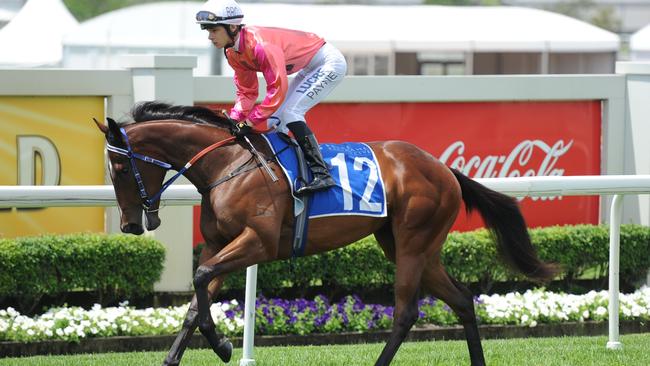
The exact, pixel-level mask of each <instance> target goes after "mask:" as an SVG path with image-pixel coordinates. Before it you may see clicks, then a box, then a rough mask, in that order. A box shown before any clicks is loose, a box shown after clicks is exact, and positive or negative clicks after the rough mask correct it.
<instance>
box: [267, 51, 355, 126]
mask: <svg viewBox="0 0 650 366" xmlns="http://www.w3.org/2000/svg"><path fill="white" fill-rule="evenodd" d="M347 68H348V66H347V63H346V62H345V58H344V57H343V55H342V54H341V51H339V50H338V49H337V48H336V47H334V46H332V45H331V44H329V43H325V44H324V45H323V47H321V48H320V50H318V52H317V53H316V55H314V58H312V60H311V61H310V62H309V64H307V66H305V68H303V69H302V70H300V71H299V72H298V73H297V74H296V77H295V78H294V79H293V80H291V81H290V82H289V88H288V90H287V97H286V98H285V100H284V102H283V103H282V105H280V108H279V109H278V110H277V111H276V112H275V113H274V114H273V115H272V116H271V117H270V118H269V120H268V125H269V127H271V126H275V125H277V128H278V130H279V131H280V132H284V133H287V132H288V131H289V130H288V129H287V123H291V122H296V121H305V113H307V111H308V110H310V109H311V108H312V107H313V106H315V105H316V104H318V103H319V102H320V101H321V100H323V99H325V97H326V96H327V95H329V93H330V92H331V91H332V90H333V89H334V88H335V87H336V86H337V85H339V84H340V83H341V80H343V77H344V76H345V73H346V71H347ZM305 122H306V121H305Z"/></svg>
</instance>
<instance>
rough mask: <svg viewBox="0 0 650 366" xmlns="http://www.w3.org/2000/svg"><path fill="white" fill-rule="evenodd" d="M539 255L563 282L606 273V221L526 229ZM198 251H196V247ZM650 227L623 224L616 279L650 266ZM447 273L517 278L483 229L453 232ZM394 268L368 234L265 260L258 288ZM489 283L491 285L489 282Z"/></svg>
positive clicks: (630, 278) (380, 277) (240, 276)
mask: <svg viewBox="0 0 650 366" xmlns="http://www.w3.org/2000/svg"><path fill="white" fill-rule="evenodd" d="M529 232H530V235H531V239H532V242H533V245H534V246H535V247H536V248H537V250H538V253H539V255H540V257H541V258H542V259H543V260H545V261H548V262H554V263H557V264H559V265H560V267H561V268H562V272H561V273H560V275H559V277H558V279H562V280H564V281H566V282H567V283H570V282H571V281H574V280H576V279H578V278H580V277H582V276H584V275H585V271H587V270H588V271H589V275H590V276H591V278H604V277H606V276H607V268H608V261H609V228H608V227H607V226H605V225H601V226H594V225H576V226H552V227H545V228H536V229H530V230H529ZM197 252H198V251H197ZM648 253H650V228H648V227H645V226H640V225H623V226H622V227H621V262H620V278H621V281H622V282H623V283H627V284H634V283H636V282H637V281H639V280H640V279H642V278H645V275H646V273H647V271H648V268H650V255H648ZM442 260H443V262H444V263H445V266H446V268H447V270H448V271H449V273H450V274H452V275H453V276H454V277H456V278H457V279H458V280H460V281H462V282H465V283H482V284H490V283H494V282H504V281H521V280H522V279H523V278H522V277H521V276H518V275H517V274H515V273H512V272H511V271H509V270H508V269H507V268H506V267H505V266H504V264H503V263H502V262H501V261H500V260H499V258H498V256H497V250H496V244H495V243H494V241H493V239H492V236H491V235H490V233H489V232H488V231H487V230H484V229H480V230H476V231H471V232H464V233H458V232H454V233H451V234H450V235H449V236H448V238H447V242H446V243H445V245H444V247H443V251H442ZM393 276H394V267H393V265H392V264H391V263H389V262H388V261H387V260H386V259H385V258H384V255H383V253H382V251H381V249H380V248H379V246H378V245H377V243H376V241H375V239H374V237H368V238H365V239H363V240H360V241H359V242H357V243H355V244H352V245H350V246H347V247H344V248H341V249H338V250H335V251H332V252H327V253H323V254H320V255H315V256H311V257H303V258H297V259H294V260H286V261H278V262H273V263H265V264H262V265H260V266H259V268H258V278H259V280H258V283H257V286H258V288H259V289H260V290H261V291H262V292H264V293H274V292H277V290H279V289H282V288H285V287H296V286H297V287H307V286H314V285H322V286H326V287H334V288H341V287H344V288H355V287H356V288H370V287H379V286H383V285H386V284H391V283H392V282H393ZM244 287H245V271H241V272H238V273H236V274H233V275H231V276H230V277H229V278H228V280H227V281H226V283H225V285H224V288H225V289H235V290H239V289H243V288H244ZM488 287H489V286H488Z"/></svg>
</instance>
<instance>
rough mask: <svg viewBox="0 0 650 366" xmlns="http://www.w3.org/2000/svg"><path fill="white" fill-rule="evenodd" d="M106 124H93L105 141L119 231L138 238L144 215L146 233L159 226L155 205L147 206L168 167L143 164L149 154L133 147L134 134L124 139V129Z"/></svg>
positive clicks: (109, 121)
mask: <svg viewBox="0 0 650 366" xmlns="http://www.w3.org/2000/svg"><path fill="white" fill-rule="evenodd" d="M106 120H107V121H108V126H106V125H104V124H103V123H101V122H99V121H97V120H95V123H96V124H97V127H99V129H100V130H101V131H102V132H103V133H104V136H105V137H106V142H107V147H108V150H109V153H108V157H109V159H110V175H111V180H112V181H113V188H114V189H115V196H116V197H117V203H118V205H119V207H120V211H121V217H120V229H121V230H122V232H124V233H131V234H136V235H140V234H142V233H143V232H144V228H143V226H142V213H143V211H144V214H145V222H146V227H147V230H154V229H156V228H157V227H158V226H160V218H159V217H158V205H159V201H158V200H155V202H149V201H150V198H151V196H150V195H151V194H153V193H156V192H159V191H160V189H161V186H162V181H163V179H164V177H165V173H166V171H167V169H168V167H165V166H162V168H161V166H160V165H158V164H150V163H149V162H145V161H143V160H142V159H141V157H150V156H151V154H150V153H149V152H148V151H147V150H146V148H147V147H143V146H139V145H138V146H135V145H137V144H138V141H139V138H138V136H136V134H135V133H134V134H132V135H130V136H128V137H127V135H126V131H125V129H124V128H120V126H119V125H118V124H117V123H116V122H115V121H114V120H113V119H111V118H107V119H106ZM153 160H155V159H153ZM159 163H160V162H159ZM162 164H165V163H162ZM163 168H165V169H163Z"/></svg>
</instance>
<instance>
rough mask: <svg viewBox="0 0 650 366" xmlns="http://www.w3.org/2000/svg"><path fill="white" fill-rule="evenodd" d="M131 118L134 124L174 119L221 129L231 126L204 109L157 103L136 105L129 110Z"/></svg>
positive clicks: (217, 115)
mask: <svg viewBox="0 0 650 366" xmlns="http://www.w3.org/2000/svg"><path fill="white" fill-rule="evenodd" d="M131 117H132V118H133V121H134V123H138V122H146V121H158V120H168V119H176V120H182V121H188V122H193V123H200V124H209V125H216V126H219V127H223V128H228V127H230V126H231V122H230V120H228V119H227V118H226V117H224V116H222V115H220V114H218V113H216V112H214V111H212V110H210V109H208V108H206V107H199V106H183V105H171V104H167V103H163V102H157V101H153V102H141V103H137V104H136V105H134V106H133V108H132V109H131Z"/></svg>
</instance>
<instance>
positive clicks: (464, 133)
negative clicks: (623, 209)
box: [307, 101, 601, 230]
mask: <svg viewBox="0 0 650 366" xmlns="http://www.w3.org/2000/svg"><path fill="white" fill-rule="evenodd" d="M307 123H308V124H309V126H310V127H311V128H312V129H313V130H314V131H315V132H316V135H317V137H318V139H319V140H320V141H332V142H343V141H376V140H404V141H409V142H412V143H414V144H416V145H417V146H419V147H420V148H422V149H424V150H426V151H428V152H430V153H431V154H432V155H434V156H436V157H438V158H439V159H440V160H441V161H442V162H444V163H445V164H447V165H448V166H451V167H454V168H457V169H459V170H460V171H462V172H463V173H465V174H467V175H469V176H471V177H473V178H488V177H519V176H537V175H565V176H568V175H594V174H595V175H597V174H600V164H601V152H600V139H601V107H600V101H575V102H485V103H372V104H371V103H367V104H349V103H345V104H343V103H341V104H339V103H335V104H320V105H318V106H316V107H315V108H314V109H313V110H312V111H310V112H309V113H308V114H307ZM598 203H599V199H598V197H596V196H589V197H576V196H573V197H548V196H542V197H527V198H525V199H523V200H521V205H522V209H523V211H524V215H525V216H526V220H527V222H528V224H529V226H531V227H536V226H548V225H562V224H577V223H597V222H598V213H599V206H598ZM461 215H462V214H461ZM479 220H480V219H478V218H477V217H473V218H472V219H471V220H469V221H467V220H466V218H465V217H460V218H459V220H458V221H457V224H456V226H455V229H459V230H466V229H472V228H475V227H480V226H482V223H481V222H480V221H479Z"/></svg>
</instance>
